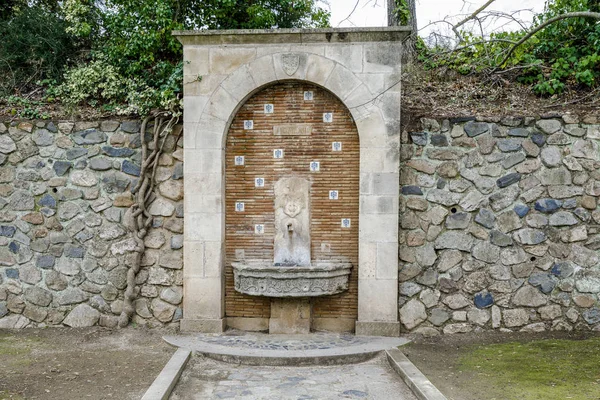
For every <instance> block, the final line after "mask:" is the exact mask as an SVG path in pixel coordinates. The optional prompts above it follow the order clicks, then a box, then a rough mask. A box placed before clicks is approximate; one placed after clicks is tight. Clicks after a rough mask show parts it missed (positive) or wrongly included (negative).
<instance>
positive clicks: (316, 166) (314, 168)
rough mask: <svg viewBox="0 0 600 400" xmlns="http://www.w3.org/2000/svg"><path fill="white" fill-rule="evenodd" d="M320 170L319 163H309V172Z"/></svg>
mask: <svg viewBox="0 0 600 400" xmlns="http://www.w3.org/2000/svg"><path fill="white" fill-rule="evenodd" d="M320 170H321V163H320V162H318V161H313V162H311V163H310V172H319V171H320Z"/></svg>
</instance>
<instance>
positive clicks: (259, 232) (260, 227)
mask: <svg viewBox="0 0 600 400" xmlns="http://www.w3.org/2000/svg"><path fill="white" fill-rule="evenodd" d="M254 233H255V234H256V235H262V234H263V233H265V226H264V225H263V224H256V225H254Z"/></svg>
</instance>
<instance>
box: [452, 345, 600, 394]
mask: <svg viewBox="0 0 600 400" xmlns="http://www.w3.org/2000/svg"><path fill="white" fill-rule="evenodd" d="M459 368H460V369H461V370H464V371H470V372H474V373H476V374H477V376H478V377H479V378H480V379H484V380H486V381H489V382H491V383H493V386H495V387H500V386H503V395H504V396H505V397H504V398H507V399H523V400H537V399H600V338H598V337H596V338H590V339H587V340H564V339H562V340H557V339H546V340H535V341H532V342H529V343H519V342H509V343H499V344H490V345H477V346H473V347H472V348H471V349H469V350H468V351H467V352H465V354H464V355H463V356H462V357H460V359H459Z"/></svg>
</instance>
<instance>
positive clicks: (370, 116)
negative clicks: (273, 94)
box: [194, 52, 385, 146]
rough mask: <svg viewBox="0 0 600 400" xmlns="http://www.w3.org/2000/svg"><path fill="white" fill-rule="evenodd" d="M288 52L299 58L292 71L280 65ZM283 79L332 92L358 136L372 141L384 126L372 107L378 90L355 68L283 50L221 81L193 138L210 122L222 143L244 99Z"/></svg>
mask: <svg viewBox="0 0 600 400" xmlns="http://www.w3.org/2000/svg"><path fill="white" fill-rule="evenodd" d="M288 54H297V55H298V56H299V58H300V60H299V66H298V69H297V70H296V71H295V72H294V73H293V74H291V75H288V74H286V73H285V72H284V71H283V70H282V69H281V65H282V57H283V56H285V55H288ZM284 80H299V81H304V82H308V83H311V84H314V85H317V86H320V87H322V88H324V89H326V90H328V91H329V92H331V93H333V94H334V95H335V96H336V97H337V98H338V99H339V100H340V101H341V102H342V104H344V105H345V106H346V107H347V108H348V110H349V111H350V113H351V114H352V117H353V118H354V121H355V122H356V124H357V129H358V135H359V138H361V139H362V138H363V137H364V138H365V140H371V141H372V139H374V137H375V136H374V135H373V132H380V131H382V130H385V120H384V118H383V115H382V114H381V113H380V112H378V110H377V107H373V105H374V103H375V102H376V101H377V99H376V98H375V97H376V96H377V94H373V93H371V90H370V89H369V88H368V87H367V85H366V84H365V83H363V82H362V80H361V79H359V78H358V77H357V76H356V74H355V73H354V72H352V71H351V70H350V69H348V68H346V67H345V66H344V65H342V64H340V63H338V62H336V61H334V60H332V59H330V58H327V57H324V56H321V55H317V54H307V53H293V52H292V53H290V52H283V53H273V54H269V55H266V56H262V57H259V58H257V59H255V60H253V61H251V62H250V63H249V64H244V65H242V66H241V67H239V68H238V69H237V70H235V71H234V72H233V73H232V74H230V75H229V76H228V77H227V78H225V79H224V80H223V81H222V82H221V84H220V85H219V87H218V89H217V90H216V91H215V92H214V93H213V94H212V95H211V97H210V98H209V99H208V100H207V102H206V104H205V106H204V107H203V109H202V112H201V113H200V114H199V118H198V124H197V125H196V130H195V135H194V136H195V138H196V142H197V141H198V136H200V135H203V132H201V131H200V130H199V129H198V128H199V127H200V126H206V125H210V126H213V127H214V128H215V131H216V132H211V135H213V134H216V133H217V132H222V134H221V135H220V137H218V138H215V140H216V142H218V143H220V144H221V145H222V146H224V145H225V140H226V136H227V131H228V129H229V124H230V123H231V120H232V119H233V117H234V116H235V114H236V113H237V111H238V110H239V108H240V107H241V106H242V105H243V104H244V103H245V102H246V100H247V99H249V98H250V97H251V96H252V95H254V94H255V93H257V92H259V91H260V90H262V89H263V88H265V87H267V86H270V85H273V84H275V83H277V82H281V81H284ZM365 119H367V120H366V121H365ZM359 124H360V125H361V126H359ZM361 128H362V129H361Z"/></svg>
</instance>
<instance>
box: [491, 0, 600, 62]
mask: <svg viewBox="0 0 600 400" xmlns="http://www.w3.org/2000/svg"><path fill="white" fill-rule="evenodd" d="M576 17H584V18H595V19H600V13H597V12H591V11H579V12H571V13H565V14H562V15H558V16H556V17H554V18H550V19H549V20H547V21H546V22H544V23H543V24H541V25H538V26H536V27H535V28H534V29H532V30H531V31H529V32H528V33H527V34H526V35H525V36H523V37H522V38H521V40H519V41H518V42H517V43H516V44H515V45H514V46H512V47H511V48H510V49H509V50H508V53H506V55H505V56H504V58H503V59H502V61H501V62H500V63H498V64H497V66H496V67H495V68H494V69H493V70H492V72H496V70H497V69H498V68H500V67H501V66H502V65H504V64H505V63H506V62H507V61H508V59H509V58H510V56H511V55H512V53H513V52H514V51H515V49H516V48H517V47H519V46H520V45H522V44H523V43H525V42H526V41H527V40H529V38H531V37H532V36H533V35H535V34H536V33H538V32H539V31H541V30H542V29H544V28H545V27H547V26H548V25H550V24H553V23H554V22H556V21H560V20H562V19H567V18H576Z"/></svg>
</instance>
